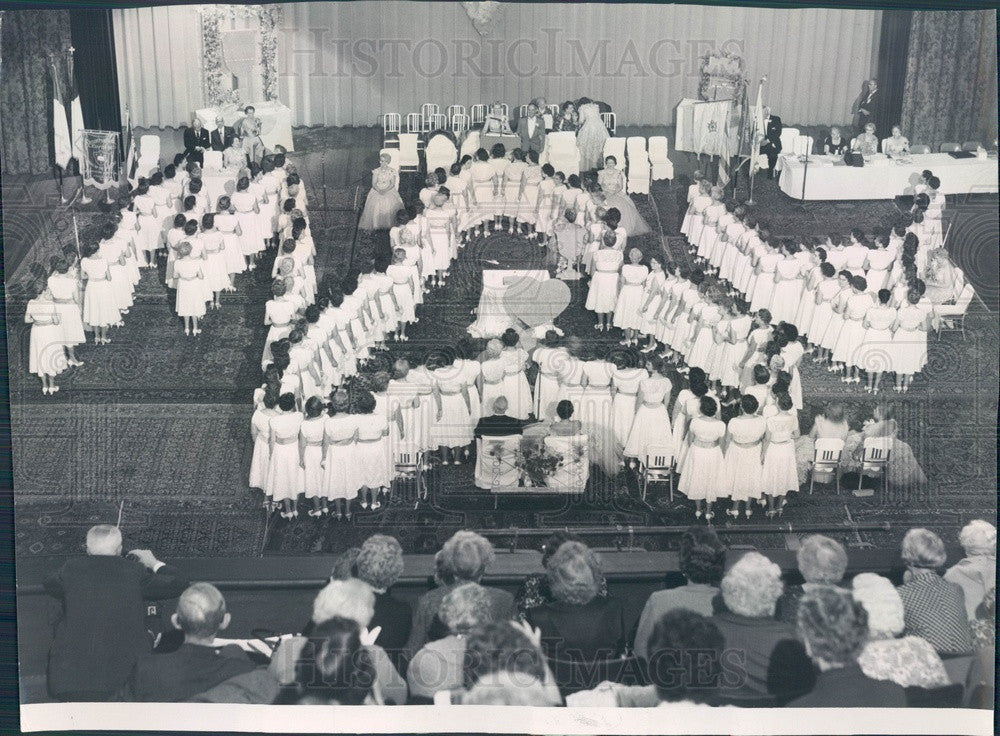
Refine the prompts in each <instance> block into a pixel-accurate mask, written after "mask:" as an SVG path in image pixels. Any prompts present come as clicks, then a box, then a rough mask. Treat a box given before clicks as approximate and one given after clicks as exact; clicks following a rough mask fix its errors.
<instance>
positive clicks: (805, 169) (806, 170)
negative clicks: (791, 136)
mask: <svg viewBox="0 0 1000 736" xmlns="http://www.w3.org/2000/svg"><path fill="white" fill-rule="evenodd" d="M809 148H811V146H809V147H807V148H806V160H805V166H804V167H803V168H802V196H801V197H800V198H799V202H805V201H806V177H807V176H808V175H809V154H810V150H809Z"/></svg>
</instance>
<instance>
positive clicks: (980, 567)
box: [944, 519, 997, 621]
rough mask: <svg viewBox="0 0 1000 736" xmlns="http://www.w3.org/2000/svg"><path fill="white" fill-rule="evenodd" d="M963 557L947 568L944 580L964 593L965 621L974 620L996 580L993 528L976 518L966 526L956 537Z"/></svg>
mask: <svg viewBox="0 0 1000 736" xmlns="http://www.w3.org/2000/svg"><path fill="white" fill-rule="evenodd" d="M958 542H959V544H961V545H962V549H964V550H965V557H964V558H963V559H961V560H959V561H958V562H957V563H956V564H954V565H952V566H951V567H949V568H948V571H947V572H946V573H945V574H944V579H945V580H947V581H948V582H949V583H955V584H956V585H958V586H959V587H960V588H961V589H962V592H963V593H964V594H965V610H966V612H967V613H968V615H969V620H970V621H973V620H975V618H976V608H977V607H978V606H979V604H980V603H982V602H983V598H984V597H985V596H986V593H987V591H989V590H990V588H993V587H995V586H996V580H997V529H996V527H995V526H993V525H992V524H990V523H989V522H987V521H982V520H980V519H976V520H975V521H970V522H969V523H968V524H966V525H965V526H964V527H963V528H962V531H961V532H960V533H959V535H958Z"/></svg>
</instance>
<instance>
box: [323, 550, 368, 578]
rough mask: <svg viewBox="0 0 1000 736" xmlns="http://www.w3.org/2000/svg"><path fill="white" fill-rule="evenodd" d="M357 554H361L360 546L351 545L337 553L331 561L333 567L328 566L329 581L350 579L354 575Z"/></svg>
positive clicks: (355, 572) (356, 570)
mask: <svg viewBox="0 0 1000 736" xmlns="http://www.w3.org/2000/svg"><path fill="white" fill-rule="evenodd" d="M359 554H361V548H360V547H351V548H349V549H346V550H344V551H343V552H341V553H340V554H339V555H337V558H336V559H335V560H334V561H333V567H332V568H330V580H331V582H332V581H334V580H350V579H351V578H353V577H356V576H357V572H358V555H359Z"/></svg>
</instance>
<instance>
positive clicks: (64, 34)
mask: <svg viewBox="0 0 1000 736" xmlns="http://www.w3.org/2000/svg"><path fill="white" fill-rule="evenodd" d="M69 45H70V32H69V12H68V11H65V10H8V11H6V13H5V15H4V18H3V39H2V40H0V50H2V53H3V61H2V65H0V109H2V110H3V171H4V173H5V174H45V173H52V160H53V159H52V156H53V154H52V72H51V68H50V66H49V59H48V54H49V53H60V54H61V52H62V51H63V49H65V48H68V47H69ZM65 66H66V65H65V64H60V69H61V71H62V73H63V74H64V75H65V71H66V70H65ZM62 88H63V90H66V89H67V88H68V86H67V84H66V80H65V79H64V80H63V85H62Z"/></svg>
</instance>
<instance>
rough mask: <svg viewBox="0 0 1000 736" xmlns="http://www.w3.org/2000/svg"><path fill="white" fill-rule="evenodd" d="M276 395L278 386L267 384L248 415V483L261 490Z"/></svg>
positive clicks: (266, 462)
mask: <svg viewBox="0 0 1000 736" xmlns="http://www.w3.org/2000/svg"><path fill="white" fill-rule="evenodd" d="M278 396H279V393H278V388H277V387H276V386H274V387H272V386H268V387H267V388H266V389H265V390H264V391H263V397H262V398H261V401H260V403H259V404H258V405H257V407H256V408H255V409H254V412H253V416H251V417H250V438H251V440H252V441H253V453H252V454H251V456H250V480H249V485H250V487H251V488H258V489H260V490H262V491H263V490H264V489H265V488H266V487H267V468H268V466H269V465H270V462H271V417H274V416H277V414H278ZM264 505H265V506H269V505H270V501H265V502H264ZM272 510H273V509H272Z"/></svg>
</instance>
